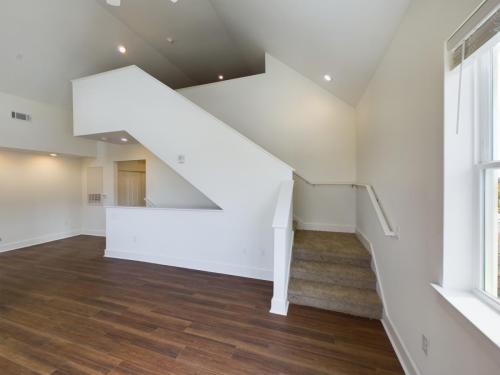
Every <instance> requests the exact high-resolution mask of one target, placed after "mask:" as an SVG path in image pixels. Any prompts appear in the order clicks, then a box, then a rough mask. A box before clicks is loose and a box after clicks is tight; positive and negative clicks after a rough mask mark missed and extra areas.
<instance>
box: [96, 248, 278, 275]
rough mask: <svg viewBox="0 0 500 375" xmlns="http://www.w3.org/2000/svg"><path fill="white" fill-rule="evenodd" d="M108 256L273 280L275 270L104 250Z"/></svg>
mask: <svg viewBox="0 0 500 375" xmlns="http://www.w3.org/2000/svg"><path fill="white" fill-rule="evenodd" d="M104 256H105V257H107V258H117V259H127V260H136V261H139V262H147V263H155V264H162V265H165V266H173V267H181V268H188V269H192V270H198V271H207V272H215V273H222V274H225V275H233V276H241V277H248V278H251V279H259V280H267V281H272V280H273V270H272V269H270V270H267V269H261V268H254V267H245V266H239V265H234V264H228V263H219V262H211V261H206V260H194V259H181V258H174V257H164V256H158V255H153V254H138V253H132V252H127V251H117V250H108V249H106V250H105V252H104Z"/></svg>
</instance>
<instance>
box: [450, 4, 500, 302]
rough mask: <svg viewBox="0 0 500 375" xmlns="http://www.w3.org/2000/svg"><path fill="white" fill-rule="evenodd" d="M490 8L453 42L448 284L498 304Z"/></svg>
mask: <svg viewBox="0 0 500 375" xmlns="http://www.w3.org/2000/svg"><path fill="white" fill-rule="evenodd" d="M492 3H494V2H492ZM485 4H487V3H485ZM484 16H485V17H486V18H485V20H483V21H482V23H481V24H480V26H479V27H475V26H473V25H469V26H470V30H471V31H470V33H469V34H465V36H466V35H469V36H468V37H465V39H461V40H462V41H461V42H459V41H458V42H457V43H458V45H454V46H452V45H450V44H449V42H448V63H449V64H448V68H449V69H448V70H447V72H446V78H445V129H444V221H443V245H444V255H443V280H442V286H443V287H445V288H448V289H454V290H457V289H458V290H464V291H474V292H475V294H476V295H477V296H479V297H480V298H481V299H483V300H484V301H487V302H489V303H490V304H491V305H493V306H495V307H498V308H499V309H500V279H499V275H500V268H499V266H500V264H499V263H500V262H499V256H500V255H499V245H500V239H499V235H500V34H498V32H497V29H498V27H497V25H498V24H499V22H500V10H499V8H498V2H496V5H495V6H492V7H491V8H488V14H484ZM476 22H481V20H476ZM476 25H477V24H476ZM471 33H472V34H471ZM463 37H464V36H462V38H463Z"/></svg>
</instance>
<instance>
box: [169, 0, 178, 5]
mask: <svg viewBox="0 0 500 375" xmlns="http://www.w3.org/2000/svg"><path fill="white" fill-rule="evenodd" d="M170 1H171V2H172V3H174V4H175V3H176V2H177V1H179V0H170Z"/></svg>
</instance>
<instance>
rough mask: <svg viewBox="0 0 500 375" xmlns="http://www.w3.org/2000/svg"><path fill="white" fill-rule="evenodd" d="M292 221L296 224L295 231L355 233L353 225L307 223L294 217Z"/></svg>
mask: <svg viewBox="0 0 500 375" xmlns="http://www.w3.org/2000/svg"><path fill="white" fill-rule="evenodd" d="M293 219H294V220H295V221H296V222H297V229H302V230H316V231H320V232H342V233H355V232H356V227H355V226H353V225H343V224H330V223H308V222H305V221H303V220H302V219H300V218H298V217H296V216H295V217H294V218H293Z"/></svg>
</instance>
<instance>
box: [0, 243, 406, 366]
mask: <svg viewBox="0 0 500 375" xmlns="http://www.w3.org/2000/svg"><path fill="white" fill-rule="evenodd" d="M103 249H104V239H101V238H98V237H90V236H78V237H73V238H70V239H66V240H61V241H56V242H52V243H47V244H43V245H38V246H33V247H29V248H25V249H21V250H16V251H12V252H7V253H3V254H0V374H2V375H7V374H16V375H23V374H54V375H56V374H57V375H62V374H75V375H78V374H112V375H125V374H128V375H131V374H145V375H152V374H165V375H170V374H181V375H182V374H207V375H209V374H210V375H214V374H231V375H233V374H234V375H237V374H259V375H266V374H301V375H302V374H379V375H382V374H384V375H389V374H403V371H402V369H401V367H400V365H399V363H398V361H397V359H396V356H395V354H394V352H393V350H392V347H391V345H390V343H389V340H388V338H387V336H386V335H385V332H384V330H383V328H382V325H381V324H380V322H379V321H376V320H368V319H363V318H354V317H350V316H347V315H343V314H338V313H332V312H327V311H322V310H318V309H314V308H309V307H301V306H290V311H289V315H288V316H287V317H281V316H276V315H272V314H269V313H268V310H269V302H270V299H271V293H272V284H271V283H270V282H265V281H258V280H251V279H244V278H239V277H232V276H225V275H219V274H212V273H206V272H198V271H191V270H185V269H179V268H173V267H166V266H159V265H153V264H146V263H140V262H132V261H122V260H113V259H105V258H103Z"/></svg>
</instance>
